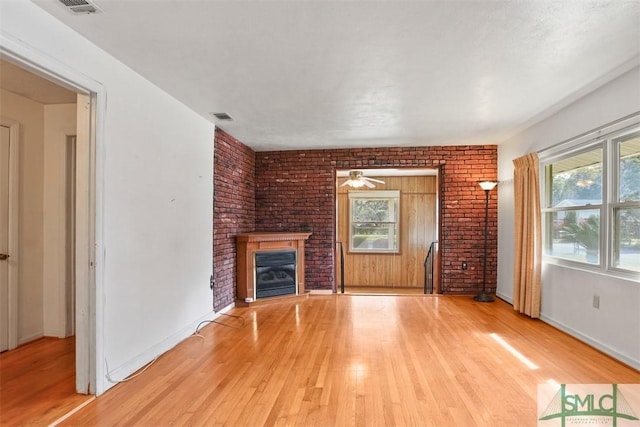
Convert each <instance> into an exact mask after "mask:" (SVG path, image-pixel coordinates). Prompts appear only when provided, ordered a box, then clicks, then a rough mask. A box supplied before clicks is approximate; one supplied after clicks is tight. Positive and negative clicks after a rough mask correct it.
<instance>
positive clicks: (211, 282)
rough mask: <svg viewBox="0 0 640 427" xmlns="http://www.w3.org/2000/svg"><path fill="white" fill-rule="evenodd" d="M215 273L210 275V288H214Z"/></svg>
mask: <svg viewBox="0 0 640 427" xmlns="http://www.w3.org/2000/svg"><path fill="white" fill-rule="evenodd" d="M213 284H214V282H213V274H212V275H211V277H209V289H211V290H213Z"/></svg>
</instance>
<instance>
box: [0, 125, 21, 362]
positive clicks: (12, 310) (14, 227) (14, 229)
mask: <svg viewBox="0 0 640 427" xmlns="http://www.w3.org/2000/svg"><path fill="white" fill-rule="evenodd" d="M0 124H1V125H2V126H5V127H8V128H9V218H8V220H9V221H8V222H9V224H8V226H9V235H8V240H9V241H8V245H7V252H8V253H9V255H12V256H11V257H9V259H8V260H7V273H8V289H7V291H8V292H7V305H8V307H7V312H8V313H7V314H8V316H7V317H8V330H7V332H8V334H7V346H8V350H13V349H14V348H16V347H18V279H19V276H18V274H19V269H18V261H17V260H18V259H19V257H18V254H19V253H20V239H19V230H20V222H19V221H20V216H19V213H20V210H19V204H18V203H19V200H20V199H19V196H18V195H19V189H20V174H19V166H20V123H18V122H17V121H15V120H12V119H10V118H8V117H0Z"/></svg>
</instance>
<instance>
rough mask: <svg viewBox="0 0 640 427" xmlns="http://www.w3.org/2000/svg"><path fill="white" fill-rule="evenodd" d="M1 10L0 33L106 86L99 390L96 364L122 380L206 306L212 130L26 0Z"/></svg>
mask: <svg viewBox="0 0 640 427" xmlns="http://www.w3.org/2000/svg"><path fill="white" fill-rule="evenodd" d="M0 9H1V10H0V11H1V13H0V28H1V29H2V34H3V35H4V36H6V37H8V38H11V40H13V41H15V42H16V43H19V44H20V45H21V46H23V48H24V49H28V50H30V51H32V52H38V53H40V54H41V55H46V56H47V58H49V59H50V61H55V62H56V63H60V64H61V68H64V69H69V70H72V71H73V74H81V75H83V76H87V78H89V79H92V80H93V81H95V82H99V84H100V85H102V87H103V88H104V91H105V98H104V99H106V101H105V102H106V106H105V110H104V111H103V112H102V113H103V115H102V117H98V120H100V121H101V124H102V125H101V127H100V126H99V129H100V132H99V134H98V147H97V150H96V155H97V156H98V159H97V162H98V171H97V177H96V180H97V181H98V184H97V187H98V189H99V190H100V191H101V192H100V193H98V194H97V195H96V197H97V202H98V203H97V205H98V211H97V212H96V214H97V223H98V224H99V226H101V229H100V230H98V233H97V234H98V239H99V241H98V242H97V253H98V255H97V262H98V263H99V264H100V267H101V268H98V270H99V272H102V274H100V273H98V277H97V278H96V281H97V282H96V292H97V296H96V298H97V304H98V305H97V319H96V322H97V331H98V335H97V339H98V342H97V343H96V360H95V361H93V362H94V363H95V364H96V368H97V369H98V372H99V375H98V381H97V385H96V387H97V392H98V393H101V392H102V391H104V390H105V389H107V388H109V387H111V386H112V385H113V384H112V383H110V382H109V381H108V380H107V375H106V372H104V366H105V362H107V363H108V366H109V369H110V374H111V377H112V378H114V379H119V378H122V377H123V376H125V375H127V374H129V373H131V372H133V371H134V370H135V369H137V368H138V367H140V366H141V365H142V364H144V363H146V362H148V361H150V360H151V359H152V358H153V357H155V356H157V355H158V354H160V353H161V352H163V351H165V350H166V349H168V348H169V347H171V346H172V345H173V344H175V343H176V342H177V341H179V340H180V339H182V338H184V337H186V336H188V335H189V334H190V333H191V332H193V329H192V328H193V327H195V324H196V323H197V322H198V321H199V320H201V319H203V318H206V317H208V316H211V315H212V314H213V313H212V295H211V291H210V290H209V276H210V274H211V270H212V266H211V265H212V223H213V221H212V215H213V136H214V127H213V125H212V124H211V123H209V122H208V121H207V120H206V119H204V118H202V117H200V116H199V115H196V114H195V113H194V112H192V111H191V110H189V109H187V108H186V107H185V106H184V105H182V104H181V103H179V102H177V101H176V100H175V99H173V98H172V97H170V96H169V95H167V94H166V93H165V92H163V91H162V90H160V89H158V88H157V87H156V86H154V85H152V84H151V83H150V82H148V81H147V80H145V79H144V78H142V77H141V76H139V75H138V74H136V73H134V72H133V71H132V70H130V69H129V68H127V67H126V66H124V65H123V64H122V63H120V62H118V61H117V60H115V59H114V58H112V57H111V56H109V55H108V54H106V53H105V52H103V51H101V50H100V49H98V48H97V47H95V46H94V45H92V44H91V43H89V42H88V41H86V40H85V39H83V38H82V37H81V36H79V35H78V34H77V33H75V32H73V31H71V30H70V29H69V28H67V27H65V26H64V25H62V24H61V23H60V22H59V21H56V20H55V19H54V18H53V17H51V16H50V15H48V14H47V13H46V12H44V11H43V10H42V9H40V8H38V7H37V6H35V5H34V4H32V3H31V2H22V1H21V2H0ZM61 40H64V43H60V41H61ZM44 52H46V54H45V53H44Z"/></svg>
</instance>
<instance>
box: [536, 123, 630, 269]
mask: <svg viewBox="0 0 640 427" xmlns="http://www.w3.org/2000/svg"><path fill="white" fill-rule="evenodd" d="M599 134H602V131H600V132H599ZM540 157H541V165H542V167H543V168H544V169H543V170H544V174H543V176H542V180H543V183H542V188H543V191H544V197H543V221H544V253H545V256H546V257H548V259H550V260H552V261H553V262H556V263H559V264H577V265H583V266H590V267H588V268H592V269H597V270H605V271H609V272H620V273H621V274H622V275H625V274H628V273H631V274H632V275H634V277H636V275H635V273H638V272H640V127H638V126H637V125H636V126H635V127H632V128H628V129H626V130H618V131H612V132H611V133H609V134H605V135H602V136H600V137H598V138H597V139H592V140H590V141H585V140H581V141H578V142H577V143H573V144H568V147H564V150H563V151H559V150H556V151H555V152H553V151H551V150H550V152H547V153H542V154H541V156H540Z"/></svg>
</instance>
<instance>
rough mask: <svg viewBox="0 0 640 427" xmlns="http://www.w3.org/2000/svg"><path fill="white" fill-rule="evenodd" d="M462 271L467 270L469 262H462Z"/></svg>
mask: <svg viewBox="0 0 640 427" xmlns="http://www.w3.org/2000/svg"><path fill="white" fill-rule="evenodd" d="M462 269H463V270H466V269H467V261H462Z"/></svg>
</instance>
